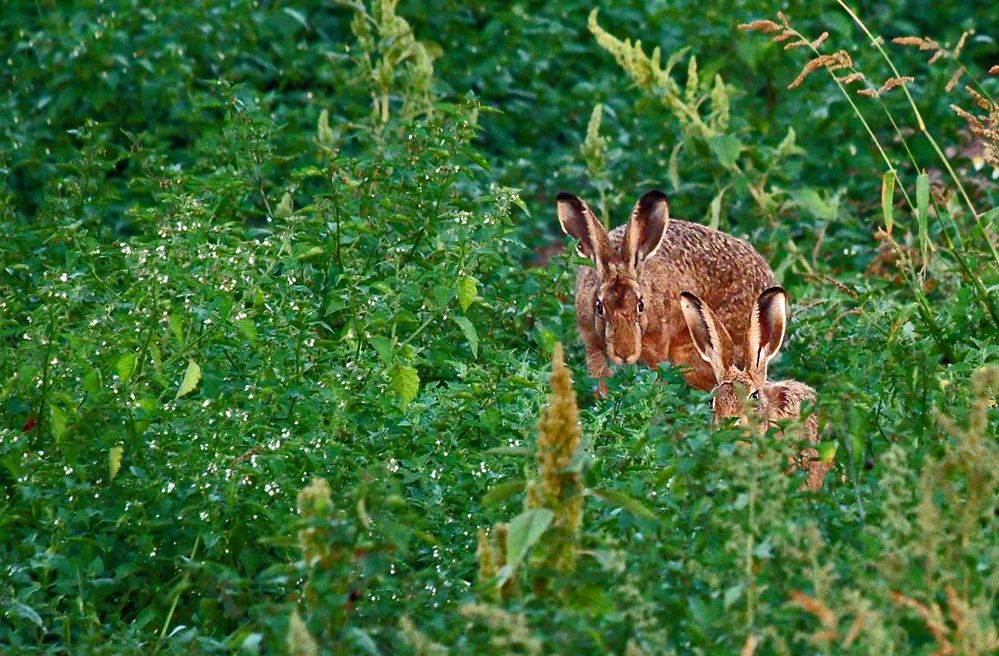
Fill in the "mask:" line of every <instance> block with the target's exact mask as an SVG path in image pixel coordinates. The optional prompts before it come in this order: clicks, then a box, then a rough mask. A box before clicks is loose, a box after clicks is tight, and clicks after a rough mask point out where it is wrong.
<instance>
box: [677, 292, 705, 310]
mask: <svg viewBox="0 0 999 656" xmlns="http://www.w3.org/2000/svg"><path fill="white" fill-rule="evenodd" d="M680 298H681V299H683V300H685V301H687V302H688V303H691V304H693V305H694V307H696V308H697V309H700V308H701V299H699V298H697V296H695V295H693V294H691V293H690V292H680Z"/></svg>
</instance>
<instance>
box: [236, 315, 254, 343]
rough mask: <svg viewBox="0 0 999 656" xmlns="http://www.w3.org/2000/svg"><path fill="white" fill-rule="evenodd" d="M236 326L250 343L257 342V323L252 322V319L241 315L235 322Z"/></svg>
mask: <svg viewBox="0 0 999 656" xmlns="http://www.w3.org/2000/svg"><path fill="white" fill-rule="evenodd" d="M236 327H237V328H238V329H239V332H241V333H242V334H243V337H245V338H246V339H248V340H250V342H251V343H252V344H256V343H257V325H256V324H255V323H253V319H250V318H249V317H243V318H242V319H240V320H239V321H237V322H236Z"/></svg>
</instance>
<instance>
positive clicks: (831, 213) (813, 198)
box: [791, 188, 838, 221]
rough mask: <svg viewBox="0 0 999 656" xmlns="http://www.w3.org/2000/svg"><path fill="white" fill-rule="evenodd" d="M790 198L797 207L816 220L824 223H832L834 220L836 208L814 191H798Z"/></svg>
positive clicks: (809, 189) (807, 189) (806, 189)
mask: <svg viewBox="0 0 999 656" xmlns="http://www.w3.org/2000/svg"><path fill="white" fill-rule="evenodd" d="M791 196H792V197H793V198H794V202H795V204H796V205H797V206H798V207H801V208H803V209H805V210H807V211H808V212H809V213H810V214H812V216H814V217H816V218H819V219H825V220H826V221H832V220H834V219H835V218H836V214H837V209H838V208H837V206H836V205H835V204H833V203H830V202H829V201H827V200H826V199H824V198H823V197H822V196H821V195H820V194H819V192H818V191H816V190H815V189H812V188H805V189H798V190H796V191H794V192H793V193H792V194H791Z"/></svg>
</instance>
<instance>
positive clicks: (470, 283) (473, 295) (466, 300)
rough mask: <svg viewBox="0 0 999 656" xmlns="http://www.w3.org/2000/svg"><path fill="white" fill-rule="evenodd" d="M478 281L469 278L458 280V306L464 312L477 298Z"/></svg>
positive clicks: (463, 277)
mask: <svg viewBox="0 0 999 656" xmlns="http://www.w3.org/2000/svg"><path fill="white" fill-rule="evenodd" d="M478 287H479V281H478V280H476V279H475V278H472V277H471V276H462V277H461V279H460V280H458V305H460V306H461V311H462V312H464V311H465V310H467V309H468V307H469V306H470V305H471V304H472V303H474V302H475V299H477V298H478V297H479V292H478Z"/></svg>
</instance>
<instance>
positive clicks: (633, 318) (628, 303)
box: [556, 191, 776, 394]
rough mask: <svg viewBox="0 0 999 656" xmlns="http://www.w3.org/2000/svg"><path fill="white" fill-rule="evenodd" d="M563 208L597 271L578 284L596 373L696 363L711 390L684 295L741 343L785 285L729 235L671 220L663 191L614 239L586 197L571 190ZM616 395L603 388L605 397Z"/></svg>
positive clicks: (696, 381)
mask: <svg viewBox="0 0 999 656" xmlns="http://www.w3.org/2000/svg"><path fill="white" fill-rule="evenodd" d="M556 201H557V206H558V219H559V222H560V223H561V224H562V229H563V230H564V231H565V232H566V234H568V235H569V236H571V237H575V238H576V239H578V240H579V245H578V247H577V250H578V252H579V253H580V255H582V256H584V257H587V258H589V259H591V260H593V265H594V266H592V267H589V266H581V267H580V268H579V272H578V274H577V277H576V321H577V322H578V324H579V332H580V335H581V336H582V338H583V341H584V342H585V343H586V364H587V367H588V369H589V371H590V375H592V376H594V377H596V378H601V379H603V378H604V377H605V376H607V375H609V374H610V368H609V367H608V363H607V360H608V358H609V359H610V360H611V361H612V362H613V363H615V364H618V365H620V364H630V363H632V362H636V361H638V360H639V359H641V360H642V362H644V363H645V364H646V365H648V366H650V367H656V366H657V365H658V364H659V363H660V362H672V363H673V364H677V365H687V367H688V369H687V370H686V373H685V374H684V375H685V377H686V380H687V382H688V383H689V384H690V385H692V386H694V387H697V388H699V389H711V387H712V386H713V385H714V376H713V375H712V371H711V368H710V367H709V366H708V365H707V364H705V363H704V362H703V361H702V360H701V358H700V357H699V356H698V354H697V351H696V350H695V348H694V347H693V345H692V344H691V340H690V332H689V331H688V330H687V325H686V323H684V319H683V313H682V312H681V311H680V303H679V301H680V292H681V291H684V290H691V291H693V292H695V293H697V294H699V295H700V296H701V297H702V298H704V299H705V300H706V301H707V302H708V303H710V304H711V306H712V307H714V308H716V309H717V311H718V318H719V319H721V321H722V322H723V323H724V325H725V327H726V328H727V329H728V331H729V333H730V334H732V335H733V336H735V337H736V338H737V339H741V338H742V337H743V336H744V335H745V334H746V330H747V319H746V318H747V317H748V316H749V313H750V309H751V308H752V306H753V303H754V301H755V300H756V297H757V295H759V293H760V292H761V291H762V290H764V289H766V288H767V287H770V286H772V285H774V284H776V281H775V280H774V274H773V271H771V269H770V266H769V265H768V264H767V263H766V261H765V260H764V259H763V257H762V256H761V255H760V254H759V253H757V252H756V251H755V250H754V249H753V247H752V246H750V245H749V244H748V243H746V242H745V241H743V240H741V239H738V238H736V237H733V236H731V235H728V234H725V233H724V232H719V231H718V230H713V229H711V228H708V227H705V226H702V225H698V224H696V223H689V222H687V221H680V220H677V219H673V220H671V219H670V216H669V206H668V205H667V202H666V195H665V194H663V193H662V192H661V191H650V192H648V193H647V194H645V195H644V196H642V197H641V198H640V199H639V200H638V202H637V203H636V204H635V208H634V210H632V213H631V218H630V219H628V223H627V224H626V225H622V226H618V227H617V228H615V229H614V230H612V231H610V233H608V232H607V230H606V229H605V228H604V227H603V225H602V224H601V223H600V221H598V220H597V218H596V216H595V215H594V214H593V212H592V211H591V210H590V208H589V206H588V205H587V204H586V203H585V202H583V201H582V200H580V199H579V198H577V197H576V196H573V195H572V194H569V193H565V192H562V193H560V194H559V195H558V196H557V198H556ZM606 389H607V388H606V385H605V383H604V381H603V380H601V381H600V387H599V388H598V391H599V393H601V394H603V393H605V392H606Z"/></svg>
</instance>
